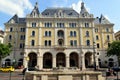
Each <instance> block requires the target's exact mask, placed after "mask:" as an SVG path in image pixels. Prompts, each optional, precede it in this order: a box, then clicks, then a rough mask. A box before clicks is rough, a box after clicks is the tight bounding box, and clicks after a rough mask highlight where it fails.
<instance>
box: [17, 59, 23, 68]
mask: <svg viewBox="0 0 120 80" xmlns="http://www.w3.org/2000/svg"><path fill="white" fill-rule="evenodd" d="M22 65H23V59H19V60H18V66H19V67H21V66H22Z"/></svg>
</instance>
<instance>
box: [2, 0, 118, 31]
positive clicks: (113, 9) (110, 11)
mask: <svg viewBox="0 0 120 80" xmlns="http://www.w3.org/2000/svg"><path fill="white" fill-rule="evenodd" d="M36 2H38V5H39V11H40V12H42V11H44V10H45V9H46V8H49V7H69V8H73V9H74V10H76V11H77V12H78V13H80V7H81V2H84V4H85V7H86V9H87V10H88V12H89V13H91V14H94V17H95V18H96V17H100V16H101V14H102V15H104V16H105V17H106V18H107V19H108V20H109V21H110V22H111V23H113V24H114V32H117V31H119V30H120V9H119V7H120V0H0V29H1V30H4V23H6V22H7V21H8V20H9V19H10V18H12V17H13V16H14V15H15V14H17V15H18V16H19V17H21V18H22V17H25V16H26V15H27V14H29V13H31V11H32V9H33V7H34V5H35V3H36Z"/></svg>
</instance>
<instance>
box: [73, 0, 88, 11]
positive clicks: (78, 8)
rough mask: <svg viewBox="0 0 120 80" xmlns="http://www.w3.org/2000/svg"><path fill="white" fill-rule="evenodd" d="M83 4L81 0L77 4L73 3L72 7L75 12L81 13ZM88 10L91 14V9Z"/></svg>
mask: <svg viewBox="0 0 120 80" xmlns="http://www.w3.org/2000/svg"><path fill="white" fill-rule="evenodd" d="M81 3H82V0H79V1H78V2H77V3H73V4H72V5H71V6H72V8H73V9H74V10H75V11H77V12H78V13H80V11H81ZM85 7H86V5H85ZM86 9H87V11H88V12H90V8H88V7H86Z"/></svg>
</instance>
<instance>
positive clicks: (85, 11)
mask: <svg viewBox="0 0 120 80" xmlns="http://www.w3.org/2000/svg"><path fill="white" fill-rule="evenodd" d="M80 16H81V17H93V15H92V14H89V13H88V11H87V9H86V8H85V6H84V2H82V3H81V11H80Z"/></svg>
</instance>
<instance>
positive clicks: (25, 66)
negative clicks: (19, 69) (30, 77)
mask: <svg viewBox="0 0 120 80" xmlns="http://www.w3.org/2000/svg"><path fill="white" fill-rule="evenodd" d="M26 58H27V57H24V61H23V65H24V68H27V65H28V62H27V60H26Z"/></svg>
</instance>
